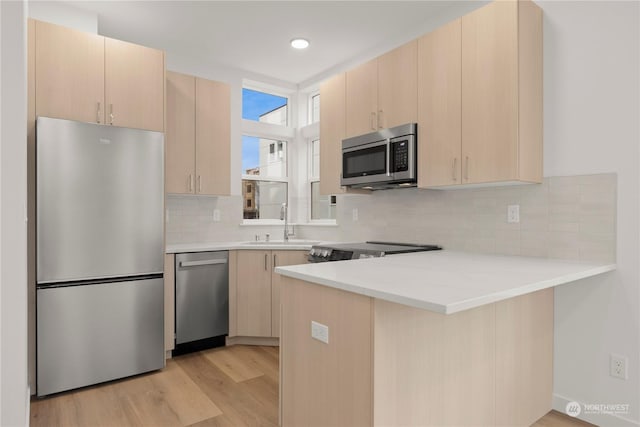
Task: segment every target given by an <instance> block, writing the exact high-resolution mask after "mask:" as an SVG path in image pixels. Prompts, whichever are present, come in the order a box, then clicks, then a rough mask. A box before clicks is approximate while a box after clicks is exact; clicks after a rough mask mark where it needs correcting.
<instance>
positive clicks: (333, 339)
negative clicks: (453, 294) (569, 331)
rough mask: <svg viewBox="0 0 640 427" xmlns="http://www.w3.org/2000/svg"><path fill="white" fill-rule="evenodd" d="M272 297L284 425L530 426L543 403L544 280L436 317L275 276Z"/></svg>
mask: <svg viewBox="0 0 640 427" xmlns="http://www.w3.org/2000/svg"><path fill="white" fill-rule="evenodd" d="M281 302H282V327H281V332H282V336H281V337H280V363H281V371H280V381H281V399H280V404H281V408H280V410H281V420H280V421H281V425H282V426H285V427H286V426H298V425H305V426H325V425H350V426H372V425H375V426H389V425H416V426H417V425H420V426H442V425H456V426H463V425H474V426H478V425H482V426H493V425H509V426H530V425H531V424H533V423H534V422H535V421H536V420H538V419H539V418H540V417H542V416H544V415H545V414H546V413H547V412H549V411H550V410H551V399H552V386H553V367H552V361H553V289H546V290H542V291H538V292H534V293H531V294H528V295H523V296H520V297H516V298H511V299H508V300H504V301H500V302H497V303H493V304H487V305H484V306H481V307H478V308H474V309H470V310H466V311H462V312H459V313H455V314H450V315H443V314H438V313H434V312H431V311H427V310H421V309H416V308H412V307H408V306H404V305H400V304H395V303H391V302H387V301H382V300H379V299H375V298H370V297H366V296H362V295H357V294H354V293H350V292H345V291H341V290H337V289H333V288H328V287H324V286H320V285H315V284H312V283H308V282H303V281H300V280H295V279H291V278H287V277H284V278H283V279H282V287H281ZM311 321H316V322H319V323H322V324H324V325H327V326H328V327H329V340H328V341H329V342H328V343H327V344H325V343H324V342H321V341H318V340H316V339H314V338H312V337H311ZM328 408H331V409H328Z"/></svg>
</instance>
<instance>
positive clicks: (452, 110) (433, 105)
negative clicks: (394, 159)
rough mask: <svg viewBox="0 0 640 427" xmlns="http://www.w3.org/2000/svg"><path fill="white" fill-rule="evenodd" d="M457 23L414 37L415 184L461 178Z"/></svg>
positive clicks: (452, 181) (451, 182)
mask: <svg viewBox="0 0 640 427" xmlns="http://www.w3.org/2000/svg"><path fill="white" fill-rule="evenodd" d="M461 25H462V21H461V20H460V19H456V20H455V21H453V22H450V23H449V24H447V25H445V26H443V27H441V28H439V29H437V30H435V31H433V32H431V33H429V34H426V35H424V36H422V37H421V38H420V39H419V40H418V185H419V186H421V187H427V186H440V185H454V184H459V183H460V182H461V170H462V167H461V165H462V161H461V158H462V139H461V102H462V99H461V83H462V82H461V40H460V37H461V32H462V29H461Z"/></svg>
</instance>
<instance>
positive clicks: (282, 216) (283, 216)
mask: <svg viewBox="0 0 640 427" xmlns="http://www.w3.org/2000/svg"><path fill="white" fill-rule="evenodd" d="M287 217H288V215H287V204H286V203H283V204H282V207H281V208H280V220H284V241H285V242H288V241H289V231H288V228H289V224H288V222H289V220H288V219H287Z"/></svg>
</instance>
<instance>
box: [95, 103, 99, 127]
mask: <svg viewBox="0 0 640 427" xmlns="http://www.w3.org/2000/svg"><path fill="white" fill-rule="evenodd" d="M96 123H98V124H100V103H99V102H98V111H96Z"/></svg>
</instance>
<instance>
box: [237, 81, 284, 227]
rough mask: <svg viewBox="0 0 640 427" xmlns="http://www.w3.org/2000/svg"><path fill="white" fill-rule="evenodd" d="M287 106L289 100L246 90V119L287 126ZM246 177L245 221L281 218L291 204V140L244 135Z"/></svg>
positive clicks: (244, 168) (243, 167)
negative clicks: (289, 177) (289, 196)
mask: <svg viewBox="0 0 640 427" xmlns="http://www.w3.org/2000/svg"><path fill="white" fill-rule="evenodd" d="M287 107H288V104H287V98H285V97H281V96H277V95H273V94H269V93H265V92H259V91H255V90H251V89H246V88H244V89H243V90H242V118H243V119H246V120H254V121H258V122H261V123H269V124H275V125H280V126H287V123H288V108H287ZM242 174H243V181H242V196H243V200H244V204H243V217H244V219H279V218H280V207H281V206H282V203H285V202H287V187H288V182H287V175H288V174H287V141H284V140H274V139H270V138H263V137H260V136H249V135H243V136H242ZM274 179H275V180H274Z"/></svg>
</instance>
